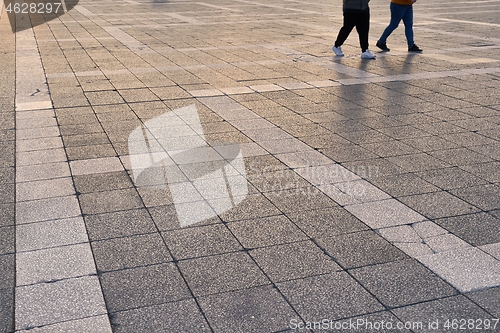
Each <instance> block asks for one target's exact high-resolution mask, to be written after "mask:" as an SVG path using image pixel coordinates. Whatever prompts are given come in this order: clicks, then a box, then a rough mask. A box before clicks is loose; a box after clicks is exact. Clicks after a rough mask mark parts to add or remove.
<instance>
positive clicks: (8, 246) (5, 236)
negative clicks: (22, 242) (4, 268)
mask: <svg viewBox="0 0 500 333" xmlns="http://www.w3.org/2000/svg"><path fill="white" fill-rule="evenodd" d="M15 239H16V229H15V228H14V227H1V228H0V255H2V254H8V253H15V251H16V250H15V246H16V240H15Z"/></svg>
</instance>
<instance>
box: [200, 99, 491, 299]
mask: <svg viewBox="0 0 500 333" xmlns="http://www.w3.org/2000/svg"><path fill="white" fill-rule="evenodd" d="M197 99H198V101H200V102H201V103H202V104H203V105H205V106H206V107H208V108H210V109H211V110H212V111H214V112H215V113H217V114H218V115H219V116H221V117H222V118H223V119H225V120H226V121H227V122H229V123H230V124H231V125H233V126H235V127H236V128H238V129H240V130H242V131H243V132H245V130H244V129H242V128H241V126H242V125H241V124H240V123H238V122H235V121H234V119H233V118H232V117H228V116H227V112H225V111H226V110H232V109H238V108H244V109H246V110H245V113H247V114H248V115H249V116H250V115H251V117H252V119H256V120H258V119H261V120H264V118H262V117H260V116H259V115H257V114H255V113H254V112H253V111H251V110H250V109H248V108H246V107H244V106H243V105H242V104H240V103H238V102H236V101H234V100H233V99H231V98H230V97H227V96H223V97H200V98H197ZM270 126H271V127H270V128H268V129H269V130H272V131H273V132H274V133H275V135H277V133H282V135H283V136H287V137H288V136H289V134H288V133H287V132H286V131H284V130H283V129H281V128H279V127H277V126H276V125H273V124H271V125H270ZM253 140H254V141H255V142H256V143H257V144H259V145H260V146H262V147H263V148H264V149H265V150H267V151H268V152H269V153H270V154H272V155H274V156H276V158H278V159H279V160H280V161H281V162H283V163H284V164H285V165H287V166H288V167H289V168H290V169H292V170H294V171H295V172H296V173H297V174H298V175H300V176H301V177H302V178H304V179H305V180H307V181H309V182H310V183H311V184H313V185H314V186H315V187H316V188H318V189H319V190H320V191H321V192H323V193H324V194H325V195H327V196H328V197H330V198H331V199H332V200H334V201H335V202H337V203H339V204H340V205H341V206H343V207H344V209H346V210H347V211H349V212H350V213H351V214H353V215H354V216H356V217H357V218H358V219H360V220H361V221H362V222H364V223H365V224H367V225H368V226H369V227H370V228H372V230H374V231H376V232H377V233H378V234H379V235H381V236H382V237H384V238H385V239H386V240H387V241H388V242H390V243H391V244H393V245H394V246H396V247H397V248H399V249H400V250H402V251H403V252H405V253H406V254H407V255H409V256H411V257H413V258H415V259H416V260H418V261H420V262H421V263H422V264H423V265H425V266H427V267H428V268H429V269H430V270H432V271H433V272H434V273H435V274H437V275H438V276H440V277H441V278H443V279H444V280H446V281H447V282H448V283H450V284H451V285H453V286H454V287H455V288H456V289H458V290H460V291H461V292H471V291H477V290H482V289H486V288H490V287H496V286H500V260H499V259H497V258H495V257H493V256H492V255H490V254H489V253H487V252H485V251H482V250H481V249H479V248H476V247H473V246H472V245H470V244H468V243H465V242H464V241H463V240H462V239H460V238H458V237H457V236H455V235H453V234H451V233H449V232H447V231H446V233H445V234H442V235H439V234H438V235H436V231H435V230H441V232H443V231H442V230H444V229H442V228H441V227H439V226H438V225H437V224H436V223H434V222H432V221H429V220H428V219H427V218H426V217H424V216H423V215H420V214H419V213H417V212H416V211H414V210H413V209H411V208H409V207H408V206H406V205H404V204H402V203H401V202H400V201H398V200H396V199H394V198H392V197H391V196H389V195H388V194H386V193H385V192H383V191H381V190H380V189H378V188H377V187H376V186H374V185H372V184H371V183H369V182H367V181H364V180H363V181H362V182H360V181H361V178H360V177H359V176H357V175H356V174H355V173H353V172H351V171H350V170H348V169H346V168H345V167H343V166H341V165H339V164H337V163H336V162H335V161H333V160H331V159H330V161H331V164H330V165H317V164H315V160H314V159H316V160H318V159H319V158H320V156H319V155H321V159H329V158H328V157H326V156H324V155H323V154H321V153H320V152H318V151H315V150H314V149H313V148H311V147H309V146H307V145H303V143H302V141H300V140H299V139H297V138H292V139H287V141H290V142H289V143H288V144H287V147H286V148H285V149H284V150H281V151H280V149H281V148H280V147H277V148H272V150H270V148H269V146H268V145H267V142H266V141H264V139H262V138H259V137H254V138H253ZM280 141H284V140H283V139H281V140H280ZM299 147H300V148H299ZM274 149H277V150H274ZM297 153H299V154H300V153H306V154H312V155H310V156H309V158H311V156H312V160H309V158H307V160H306V163H305V164H304V165H303V166H302V167H300V166H297V164H296V162H293V163H292V164H291V163H290V160H289V159H288V156H289V155H290V154H292V155H293V154H297ZM315 154H316V155H318V156H317V157H314V155H315ZM292 160H293V159H292ZM417 227H418V228H419V229H415V228H417ZM417 230H420V231H417ZM394 235H395V236H394ZM437 236H440V237H441V238H440V240H439V241H438V242H436V241H435V237H437ZM408 238H410V239H411V238H413V239H416V240H414V241H413V242H410V244H408V243H407V242H405V241H404V239H408ZM464 251H465V252H464ZM469 255H470V256H469ZM456 257H458V259H457V258H456ZM469 267H473V268H474V270H473V271H471V270H470V269H468V268H469ZM471 275H472V276H471Z"/></svg>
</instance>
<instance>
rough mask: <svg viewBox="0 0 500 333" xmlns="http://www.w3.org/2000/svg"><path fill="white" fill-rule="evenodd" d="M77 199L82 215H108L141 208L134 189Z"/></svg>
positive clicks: (83, 196)
mask: <svg viewBox="0 0 500 333" xmlns="http://www.w3.org/2000/svg"><path fill="white" fill-rule="evenodd" d="M79 199H80V205H81V207H82V213H84V214H99V213H108V212H115V211H121V210H127V209H134V208H142V207H143V204H142V201H141V199H140V197H139V195H138V194H137V192H136V190H135V189H123V190H113V191H104V192H95V193H88V194H82V195H80V197H79Z"/></svg>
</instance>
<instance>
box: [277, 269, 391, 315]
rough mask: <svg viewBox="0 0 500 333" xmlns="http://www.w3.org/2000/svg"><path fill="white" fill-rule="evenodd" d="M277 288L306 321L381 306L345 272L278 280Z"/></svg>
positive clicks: (363, 311) (377, 309)
mask: <svg viewBox="0 0 500 333" xmlns="http://www.w3.org/2000/svg"><path fill="white" fill-rule="evenodd" d="M277 287H278V289H279V290H280V291H281V292H282V293H283V295H284V296H285V297H286V299H287V300H288V301H289V302H290V304H291V305H292V306H293V307H294V309H295V310H296V311H297V312H298V313H299V315H300V316H301V317H302V318H303V319H304V320H305V321H306V322H307V321H310V322H313V321H321V320H323V319H325V318H326V319H331V320H337V319H341V318H349V317H353V316H357V315H362V314H367V313H372V312H376V311H381V310H383V309H384V307H383V306H382V304H380V303H379V302H378V301H377V300H376V299H375V298H374V297H373V296H371V295H370V294H369V293H368V292H367V291H366V290H365V289H364V288H363V287H362V286H361V285H359V283H357V282H356V281H355V280H354V279H353V278H351V277H350V276H349V275H348V274H347V273H345V272H336V273H331V274H327V275H320V276H313V277H308V278H305V279H299V280H293V281H288V282H282V283H279V284H277Z"/></svg>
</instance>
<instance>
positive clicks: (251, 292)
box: [199, 286, 298, 333]
mask: <svg viewBox="0 0 500 333" xmlns="http://www.w3.org/2000/svg"><path fill="white" fill-rule="evenodd" d="M199 303H200V306H201V308H202V309H203V312H204V313H205V316H206V317H207V319H208V321H209V322H210V324H211V326H212V328H213V329H214V331H215V332H228V333H229V332H258V331H266V332H281V331H283V330H286V329H287V328H288V327H289V326H288V325H289V322H290V320H291V319H292V318H297V317H298V316H297V314H296V312H295V311H294V310H293V309H292V308H291V307H290V305H289V304H287V302H286V301H285V299H284V298H283V296H282V295H280V294H279V293H278V291H277V290H276V289H275V288H273V287H271V286H262V287H255V288H249V289H245V290H240V291H233V292H228V293H222V294H217V295H211V296H207V297H201V298H199Z"/></svg>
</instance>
